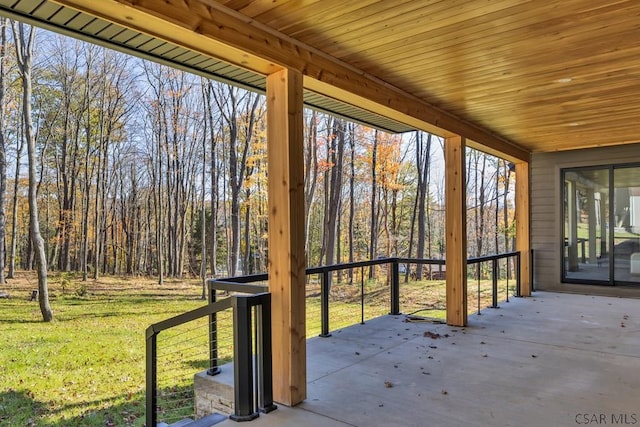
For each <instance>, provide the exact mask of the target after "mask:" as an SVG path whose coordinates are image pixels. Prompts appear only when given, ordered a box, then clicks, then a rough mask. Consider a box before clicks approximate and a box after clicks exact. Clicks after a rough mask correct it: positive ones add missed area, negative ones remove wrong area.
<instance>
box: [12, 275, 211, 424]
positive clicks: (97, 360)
mask: <svg viewBox="0 0 640 427" xmlns="http://www.w3.org/2000/svg"><path fill="white" fill-rule="evenodd" d="M17 282H20V280H16V283H17ZM22 282H23V283H21V284H12V283H13V282H10V283H9V284H8V285H7V286H6V287H4V288H3V289H6V290H7V291H8V292H9V293H10V295H11V296H12V298H11V299H3V300H0V336H2V344H1V345H0V346H1V347H0V425H8V426H108V425H114V426H126V425H142V424H143V423H144V413H145V409H144V378H145V377H144V372H145V360H144V357H145V352H144V348H145V347H144V345H145V339H144V332H145V329H146V328H147V327H148V326H149V325H150V324H152V323H154V322H157V321H159V320H162V319H165V318H168V317H171V316H174V315H176V314H179V313H182V312H185V311H188V310H191V309H194V308H197V307H199V306H201V305H202V304H203V302H202V300H200V299H199V295H200V293H201V291H200V288H199V286H198V284H197V283H196V282H194V283H192V284H191V285H189V284H183V283H167V284H165V285H164V286H157V285H153V284H152V282H150V281H148V280H140V281H137V280H135V279H121V280H118V281H117V282H114V281H113V279H110V280H109V281H108V282H106V283H105V282H101V283H93V282H90V283H89V284H88V285H87V291H86V293H84V295H83V296H79V295H77V293H83V292H76V291H75V290H69V289H67V290H66V291H65V293H64V294H63V292H62V287H61V286H60V284H59V283H56V282H55V279H52V280H51V293H52V295H53V297H52V298H51V306H52V308H53V311H54V317H55V320H54V321H53V322H51V323H43V322H42V321H41V315H40V311H39V307H38V303H37V302H36V301H28V295H29V291H30V289H32V286H33V285H32V286H29V283H24V282H26V281H24V280H23V281H22ZM29 282H31V283H34V280H30V281H29ZM110 282H112V283H110ZM67 285H68V284H67Z"/></svg>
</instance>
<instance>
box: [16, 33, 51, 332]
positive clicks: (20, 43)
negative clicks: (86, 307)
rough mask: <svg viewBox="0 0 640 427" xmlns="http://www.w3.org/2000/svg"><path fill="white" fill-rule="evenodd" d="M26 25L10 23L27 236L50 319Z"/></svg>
mask: <svg viewBox="0 0 640 427" xmlns="http://www.w3.org/2000/svg"><path fill="white" fill-rule="evenodd" d="M25 30H26V25H25V24H22V23H19V24H18V23H14V26H13V35H14V40H15V43H16V57H17V62H18V68H19V70H20V74H21V75H22V90H23V94H22V108H23V115H24V125H25V138H26V141H27V153H28V158H29V235H30V238H31V241H32V243H33V247H34V249H35V255H36V257H35V258H36V264H37V266H38V302H39V303H40V312H41V313H42V319H43V320H44V321H45V322H50V321H51V320H53V312H52V311H51V306H50V305H49V288H48V286H47V257H46V254H45V251H44V241H43V240H42V236H41V235H40V224H39V223H38V200H37V197H36V196H37V195H36V141H35V139H34V137H33V124H32V122H31V120H32V117H31V95H32V80H31V60H32V54H33V41H34V39H35V28H31V30H30V31H29V32H28V34H25Z"/></svg>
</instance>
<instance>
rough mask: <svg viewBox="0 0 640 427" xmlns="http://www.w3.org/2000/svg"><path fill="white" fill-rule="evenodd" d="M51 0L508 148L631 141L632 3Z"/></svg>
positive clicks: (634, 134)
mask: <svg viewBox="0 0 640 427" xmlns="http://www.w3.org/2000/svg"><path fill="white" fill-rule="evenodd" d="M1 1H2V2H9V3H17V2H18V0H1ZM21 1H25V0H21ZM32 1H33V0H32ZM40 1H42V0H40ZM51 1H52V2H54V3H57V4H61V5H65V6H68V7H73V8H76V9H77V10H81V11H84V12H87V13H90V14H93V15H94V16H97V17H100V18H101V19H104V20H107V21H110V22H113V23H118V24H119V25H122V26H125V27H128V28H133V29H135V30H136V31H139V32H141V33H143V34H146V35H147V36H152V37H154V38H159V39H163V40H165V41H169V42H172V43H174V44H176V45H178V46H181V47H183V48H186V49H188V50H191V51H194V52H199V53H204V54H207V55H209V56H214V57H217V58H219V59H224V60H225V61H227V62H228V63H230V64H233V65H234V66H236V67H240V68H244V69H246V70H250V71H252V72H254V73H259V74H260V73H261V74H266V73H270V72H274V71H276V70H277V68H278V67H282V66H287V67H291V68H297V69H299V70H301V71H302V72H303V73H304V74H305V76H307V77H309V78H306V79H305V87H306V88H307V89H312V90H315V91H316V93H318V92H319V93H323V92H324V95H328V96H329V97H330V98H331V97H334V98H336V99H341V100H342V101H345V102H347V103H349V102H350V103H351V104H352V105H354V104H355V105H358V106H361V107H363V108H365V109H369V110H372V111H377V112H378V113H380V114H385V115H389V116H390V117H391V118H393V119H396V120H399V121H404V123H407V124H409V125H412V126H416V127H421V128H423V129H426V130H431V127H430V126H433V130H438V129H443V130H444V132H443V134H444V135H445V136H450V135H451V133H461V134H464V135H465V136H467V137H468V138H469V139H470V140H472V141H476V142H478V143H480V144H485V145H486V146H487V147H489V148H491V149H494V150H504V151H505V152H507V153H508V154H509V155H512V156H514V157H516V158H521V159H526V154H525V153H526V152H544V151H555V150H566V149H573V148H585V147H593V146H606V145H615V144H625V143H633V142H638V141H639V140H640V137H639V135H640V120H638V119H637V115H638V112H639V111H640V60H639V59H638V58H639V54H640V2H639V1H638V0H628V1H620V0H565V1H561V2H560V1H557V0H535V1H533V0H532V1H523V0H354V1H344V0H162V1H160V0H100V1H95V0H51ZM190 60H193V59H190ZM329 87H333V88H335V90H333V89H328V88H329ZM343 92H350V93H352V94H356V96H349V95H344V93H343ZM358 96H360V98H358ZM394 111H400V112H401V113H402V114H400V115H398V116H396V115H395V113H394ZM405 119H406V120H405ZM414 119H416V120H417V121H414ZM419 122H424V123H427V124H428V125H427V126H420V123H419ZM436 133H437V132H436ZM447 133H448V134H447ZM511 143H515V144H517V145H516V146H514V145H513V144H511ZM519 147H522V148H519ZM489 151H490V150H489Z"/></svg>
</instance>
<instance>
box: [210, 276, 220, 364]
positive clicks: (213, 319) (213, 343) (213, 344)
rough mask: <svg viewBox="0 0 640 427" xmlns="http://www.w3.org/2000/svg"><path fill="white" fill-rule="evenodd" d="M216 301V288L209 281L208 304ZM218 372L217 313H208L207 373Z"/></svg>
mask: <svg viewBox="0 0 640 427" xmlns="http://www.w3.org/2000/svg"><path fill="white" fill-rule="evenodd" d="M214 302H216V290H215V288H213V287H212V286H211V283H209V304H213V303H214ZM219 373H220V367H219V366H218V315H217V314H216V313H211V314H210V315H209V369H207V375H217V374H219Z"/></svg>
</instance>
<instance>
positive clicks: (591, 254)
mask: <svg viewBox="0 0 640 427" xmlns="http://www.w3.org/2000/svg"><path fill="white" fill-rule="evenodd" d="M609 173H610V168H609V167H605V168H581V169H572V170H566V171H565V172H564V174H563V177H564V251H563V276H562V278H563V280H565V279H568V280H569V281H580V282H586V283H588V282H607V283H609V282H610V278H611V267H610V259H609V258H610V257H609V253H610V251H609V239H608V237H609V236H608V234H609V233H608V230H609ZM638 207H639V208H640V206H638Z"/></svg>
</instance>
